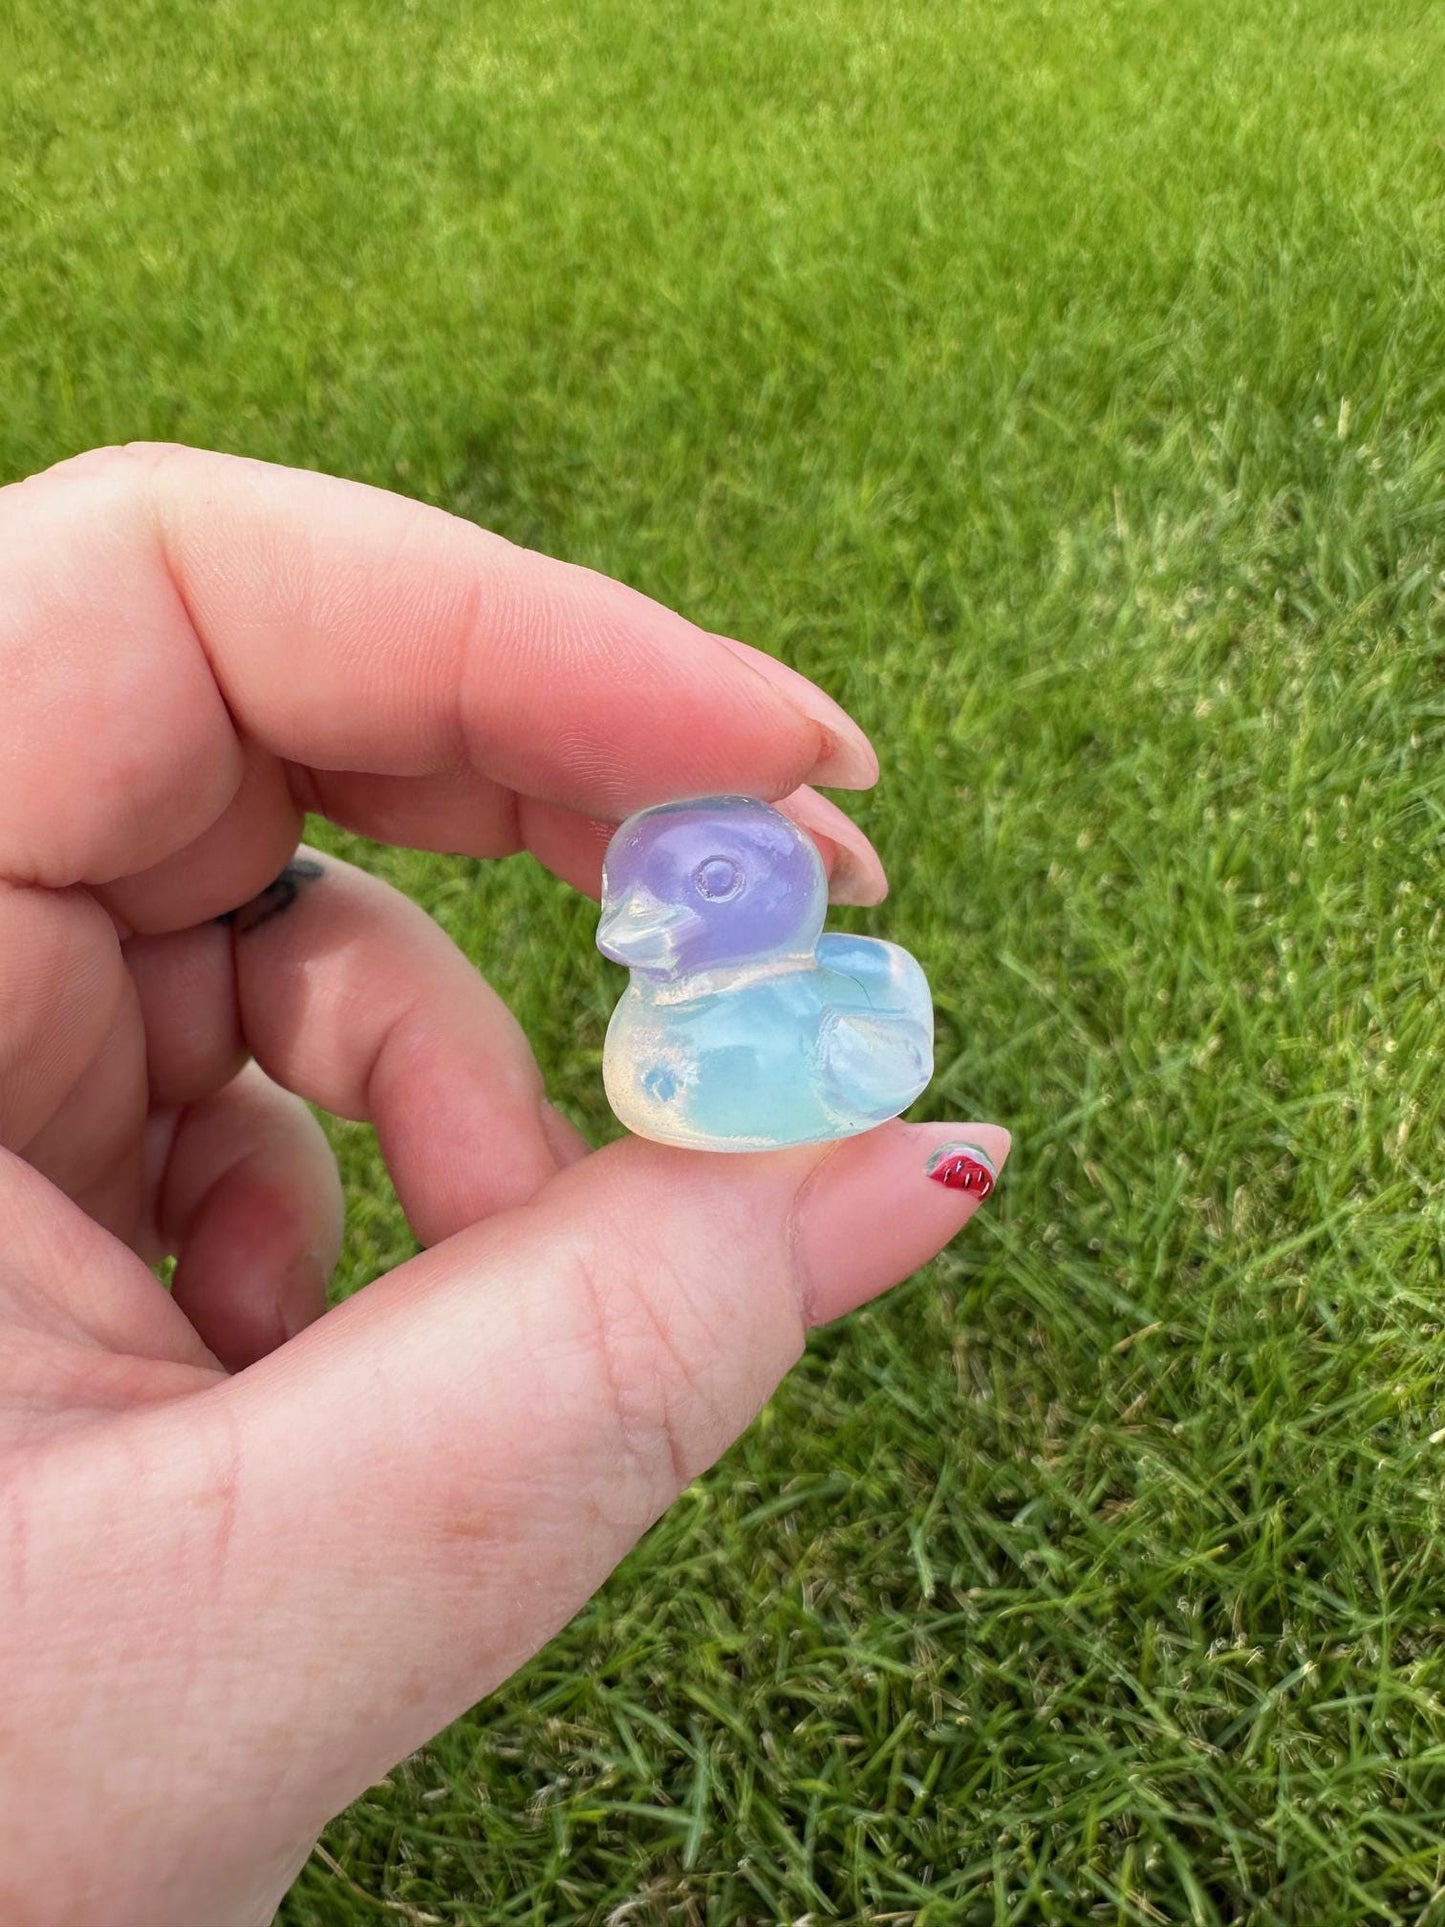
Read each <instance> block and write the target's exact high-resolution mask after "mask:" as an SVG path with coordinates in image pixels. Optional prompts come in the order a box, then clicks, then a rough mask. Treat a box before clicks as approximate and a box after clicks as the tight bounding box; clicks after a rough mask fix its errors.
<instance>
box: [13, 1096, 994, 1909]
mask: <svg viewBox="0 0 1445 1927" xmlns="http://www.w3.org/2000/svg"><path fill="white" fill-rule="evenodd" d="M960 1145H971V1146H972V1147H974V1148H973V1150H972V1151H970V1152H962V1151H960V1150H959V1149H958V1147H959V1146H960ZM1008 1147H1009V1138H1008V1133H1007V1132H1006V1131H1003V1130H1000V1129H998V1128H997V1127H996V1126H993V1125H983V1124H979V1125H963V1126H943V1125H932V1124H930V1125H905V1124H898V1123H894V1124H889V1125H885V1126H883V1127H882V1128H881V1129H880V1130H877V1131H872V1132H870V1133H868V1134H867V1135H866V1136H864V1137H859V1138H853V1139H850V1140H847V1141H846V1142H844V1143H841V1144H838V1145H833V1146H830V1147H827V1148H826V1149H821V1150H820V1149H818V1148H817V1147H813V1148H810V1149H805V1150H799V1151H790V1152H773V1153H769V1154H765V1155H759V1156H752V1155H747V1156H737V1155H728V1156H713V1155H708V1154H706V1153H698V1152H690V1151H679V1150H671V1149H666V1148H664V1147H661V1146H658V1145H652V1144H646V1143H643V1142H642V1141H641V1140H638V1139H629V1140H626V1141H624V1142H622V1143H620V1144H615V1145H612V1146H609V1147H608V1149H606V1150H605V1151H601V1152H599V1153H597V1154H596V1155H595V1156H592V1157H587V1158H584V1159H583V1160H582V1161H581V1162H580V1163H577V1164H575V1165H573V1166H572V1167H571V1168H570V1169H569V1170H567V1171H565V1172H563V1173H562V1174H561V1175H560V1176H559V1177H557V1178H556V1179H554V1180H553V1181H552V1182H551V1183H550V1184H548V1185H547V1186H546V1188H545V1189H544V1190H543V1191H542V1192H540V1193H539V1194H538V1196H537V1198H536V1200H535V1201H534V1202H533V1203H531V1204H528V1205H523V1206H521V1207H519V1208H518V1209H516V1210H513V1211H510V1212H506V1213H502V1214H499V1215H497V1216H495V1217H493V1218H491V1219H488V1220H487V1221H486V1222H485V1223H483V1224H480V1225H476V1226H473V1227H472V1228H471V1229H469V1230H467V1231H465V1232H462V1233H460V1234H458V1235H457V1236H456V1237H453V1238H450V1239H448V1240H446V1242H444V1243H442V1244H439V1245H437V1246H435V1247H434V1248H433V1249H432V1250H430V1251H428V1252H425V1253H424V1254H423V1255H422V1256H421V1257H419V1258H416V1259H414V1260H413V1261H412V1262H411V1263H409V1264H406V1265H403V1266H401V1267H400V1268H399V1269H398V1270H397V1271H394V1272H392V1273H391V1274H390V1275H389V1276H388V1277H386V1278H384V1279H382V1280H380V1281H379V1282H378V1283H376V1284H374V1285H372V1286H370V1287H369V1288H368V1289H367V1290H366V1291H364V1292H362V1293H359V1294H358V1295H357V1296H356V1297H355V1298H352V1299H350V1300H349V1301H348V1302H347V1303H346V1304H344V1305H342V1306H340V1307H339V1308H338V1309H337V1310H335V1311H334V1312H331V1313H329V1314H328V1315H327V1316H326V1317H325V1318H323V1319H321V1320H320V1321H319V1322H318V1323H316V1324H314V1325H312V1326H310V1327H309V1328H308V1329H307V1330H305V1331H303V1332H301V1333H300V1334H299V1335H298V1336H297V1337H296V1338H294V1339H292V1340H291V1341H290V1342H289V1343H288V1344H286V1345H283V1346H282V1347H280V1349H279V1350H277V1351H274V1352H272V1353H270V1354H269V1355H268V1356H267V1357H266V1358H264V1359H262V1360H261V1361H260V1362H259V1363H257V1364H255V1365H253V1366H251V1367H249V1368H248V1369H247V1370H246V1371H244V1372H242V1373H240V1374H239V1375H238V1376H237V1377H235V1378H232V1379H228V1380H222V1381H220V1382H218V1383H216V1384H214V1385H213V1386H212V1387H211V1388H210V1389H208V1390H205V1391H203V1392H200V1393H197V1394H196V1395H194V1396H191V1397H186V1398H176V1399H174V1400H172V1401H170V1402H168V1403H165V1404H161V1405H158V1406H152V1407H150V1408H149V1409H146V1410H141V1411H135V1412H131V1413H128V1414H127V1415H126V1418H125V1421H124V1429H125V1450H124V1452H123V1453H120V1454H116V1455H113V1460H112V1462H111V1464H110V1471H109V1472H108V1473H107V1475H106V1477H105V1478H103V1479H102V1478H97V1477H95V1476H92V1475H91V1474H89V1473H88V1474H87V1480H88V1483H87V1484H86V1485H85V1486H84V1489H83V1494H82V1498H83V1503H82V1500H81V1499H78V1498H77V1492H78V1491H80V1488H79V1487H78V1486H77V1481H76V1478H75V1477H74V1476H72V1475H71V1474H70V1473H68V1472H67V1470H66V1466H65V1465H64V1464H62V1465H60V1466H58V1467H56V1468H53V1477H54V1479H55V1480H56V1489H55V1493H54V1495H53V1498H54V1503H52V1502H51V1501H50V1500H49V1499H47V1498H46V1497H45V1495H44V1494H42V1495H40V1496H38V1497H37V1498H36V1501H35V1513H34V1517H35V1519H36V1521H37V1522H49V1523H50V1524H52V1525H53V1526H54V1532H53V1533H51V1534H49V1536H48V1537H47V1535H46V1534H43V1533H42V1532H41V1530H40V1523H37V1525H36V1529H35V1531H34V1532H33V1533H32V1535H31V1543H30V1552H29V1560H30V1568H31V1583H32V1585H34V1584H35V1583H36V1580H35V1575H36V1574H37V1573H38V1571H39V1569H40V1565H41V1563H42V1559H43V1555H44V1545H43V1544H42V1540H43V1541H44V1544H45V1545H48V1544H49V1541H50V1538H52V1537H55V1536H56V1534H58V1535H59V1543H58V1545H57V1546H56V1547H52V1550H53V1551H55V1552H56V1556H57V1558H58V1560H59V1562H60V1569H61V1570H67V1569H69V1567H67V1566H66V1552H65V1548H66V1546H67V1545H68V1544H69V1543H70V1542H72V1541H73V1540H74V1538H75V1535H76V1534H77V1533H80V1534H81V1535H82V1539H83V1542H84V1543H85V1544H86V1545H87V1547H88V1562H87V1571H88V1572H91V1571H93V1573H94V1581H93V1583H94V1584H95V1585H97V1586H99V1585H101V1584H102V1583H103V1586H104V1604H103V1607H102V1606H101V1604H100V1602H99V1599H97V1600H96V1601H95V1602H94V1605H95V1610H93V1611H87V1612H86V1613H82V1614H80V1615H79V1616H78V1618H77V1619H76V1625H77V1627H78V1628H79V1632H78V1634H77V1637H78V1638H80V1639H81V1642H82V1644H81V1649H80V1650H78V1651H77V1652H76V1653H75V1654H74V1655H72V1656H71V1657H72V1660H73V1664H74V1665H75V1666H76V1667H77V1668H80V1667H85V1668H88V1669H90V1671H89V1674H88V1675H87V1676H94V1677H103V1678H105V1679H106V1681H107V1682H108V1690H107V1694H106V1696H105V1698H106V1708H104V1709H100V1713H99V1715H98V1717H101V1718H102V1720H104V1719H111V1720H112V1721H113V1722H115V1723H116V1724H115V1725H114V1730H113V1731H110V1730H107V1732H106V1733H102V1734H101V1735H100V1737H99V1738H97V1736H96V1731H95V1730H94V1722H92V1723H91V1726H90V1727H88V1728H87V1730H86V1735H85V1736H84V1738H85V1745H86V1746H87V1748H88V1752H87V1753H86V1755H85V1758H86V1759H93V1758H97V1757H98V1758H101V1759H104V1758H106V1757H108V1755H107V1748H109V1749H110V1751H111V1752H114V1753H115V1754H116V1756H117V1757H123V1758H124V1760H125V1762H126V1769H127V1772H128V1774H129V1776H130V1779H129V1780H128V1782H127V1784H132V1783H133V1784H134V1785H136V1786H170V1785H183V1786H184V1788H185V1799H184V1801H182V1802H176V1801H167V1800H151V1801H150V1802H149V1804H147V1805H146V1806H145V1809H144V1811H143V1812H137V1813H136V1815H135V1816H134V1817H135V1828H134V1834H135V1838H134V1854H135V1864H136V1865H137V1866H140V1867H145V1868H146V1869H147V1870H148V1874H147V1878H148V1880H149V1882H150V1885H149V1888H148V1895H149V1897H148V1899H147V1901H146V1903H145V1905H144V1906H143V1907H141V1908H140V1910H139V1911H137V1912H136V1913H135V1914H134V1915H132V1913H130V1912H127V1911H125V1909H124V1908H123V1907H121V1906H120V1904H119V1902H118V1901H116V1902H115V1903H114V1905H112V1907H111V1911H110V1913H109V1914H108V1915H107V1918H113V1919H115V1920H116V1921H117V1922H120V1921H122V1920H124V1921H125V1922H126V1923H129V1922H130V1921H131V1920H132V1918H134V1919H135V1920H136V1921H139V1920H141V1919H144V1920H146V1921H148V1922H155V1921H161V1920H167V1921H168V1920H170V1919H172V1918H175V1919H189V1918H193V1917H194V1916H193V1914H192V1913H188V1912H187V1911H186V1909H187V1906H188V1905H189V1902H188V1901H187V1899H186V1896H187V1895H188V1894H190V1893H192V1892H193V1891H194V1889H195V1884H196V1883H197V1882H202V1883H203V1884H204V1886H205V1889H206V1891H208V1892H210V1893H212V1894H214V1895H215V1896H217V1897H218V1898H217V1905H216V1910H215V1914H214V1917H215V1918H217V1919H221V1918H225V1919H228V1920H229V1919H232V1918H235V1919H237V1920H241V1919H245V1920H247V1921H250V1920H252V1919H255V1920H258V1921H259V1920H260V1919H262V1918H267V1919H269V1918H270V1913H269V1909H270V1908H271V1907H273V1906H274V1904H275V1902H276V1901H277V1900H278V1899H279V1896H280V1894H281V1892H282V1890H283V1889H284V1887H285V1886H286V1884H287V1883H288V1881H289V1879H290V1877H291V1875H292V1874H293V1873H294V1871H295V1869H296V1867H297V1866H298V1865H299V1864H300V1861H301V1860H302V1859H303V1858H304V1857H305V1854H306V1852H307V1851H308V1850H309V1846H310V1841H311V1839H312V1838H313V1837H314V1835H315V1834H316V1833H317V1832H319V1831H320V1829H321V1827H322V1826H323V1825H324V1824H325V1822H326V1821H327V1820H328V1819H329V1818H330V1817H331V1815H332V1814H333V1813H335V1812H336V1811H338V1810H339V1809H340V1808H341V1807H343V1806H344V1805H346V1803H347V1802H348V1801H350V1800H352V1799H353V1798H355V1797H356V1796H357V1795H358V1794H359V1793H361V1792H362V1791H363V1790H364V1789H365V1788H366V1787H367V1786H368V1785H369V1784H371V1783H372V1782H373V1781H374V1780H375V1779H377V1778H378V1777H379V1776H380V1775H382V1774H383V1773H385V1772H386V1771H387V1770H388V1769H389V1768H390V1767H391V1766H392V1765H393V1764H394V1763H395V1762H396V1761H397V1760H398V1759H400V1758H401V1757H402V1756H403V1755H404V1754H406V1753H408V1752H410V1751H411V1750H412V1749H413V1748H415V1747H416V1746H418V1745H419V1744H420V1743H421V1742H422V1741H424V1740H425V1739H427V1738H428V1737H430V1735H432V1734H433V1733H435V1732H436V1731H437V1730H438V1729H439V1728H440V1727H441V1726H443V1725H445V1724H446V1722H447V1721H448V1720H450V1719H452V1718H453V1717H455V1715H456V1714H458V1713H459V1712H461V1711H462V1710H463V1709H464V1708H465V1707H467V1706H468V1705H470V1704H471V1703H472V1702H473V1701H475V1700H477V1699H478V1698H480V1697H481V1696H482V1695H483V1694H484V1693H485V1692H487V1691H488V1690H489V1689H490V1688H491V1687H492V1686H494V1685H496V1684H497V1683H498V1682H499V1681H501V1680H502V1679H504V1678H505V1677H506V1676H507V1675H508V1674H509V1673H510V1672H512V1671H513V1670H514V1669H515V1668H516V1667H517V1666H518V1665H520V1664H521V1662H522V1661H523V1660H524V1659H526V1658H527V1657H528V1656H529V1655H530V1654H531V1653H532V1652H534V1651H535V1650H536V1649H537V1648H538V1647H539V1646H541V1645H542V1644H543V1643H544V1642H545V1641H546V1640H547V1639H548V1638H549V1637H550V1636H551V1635H552V1634H553V1633H554V1632H556V1631H557V1630H558V1628H559V1627H561V1626H562V1625H563V1624H565V1622H566V1621H567V1620H568V1619H569V1618H570V1617H571V1615H572V1614H573V1613H574V1612H575V1611H576V1610H577V1608H578V1607H579V1606H581V1605H582V1603H583V1602H584V1601H585V1600H586V1599H587V1597H588V1596H589V1594H590V1593H591V1592H592V1591H593V1590H594V1589H595V1588H596V1587H597V1586H598V1585H599V1584H600V1583H601V1581H602V1580H603V1579H604V1578H605V1577H606V1575H607V1574H608V1572H610V1570H611V1569H612V1567H613V1566H614V1565H615V1564H616V1562H617V1561H618V1559H620V1558H621V1556H622V1554H623V1553H624V1552H625V1551H626V1550H627V1548H628V1547H629V1546H630V1545H631V1544H632V1543H633V1542H634V1541H635V1540H636V1539H637V1538H638V1536H639V1535H640V1534H641V1533H642V1532H643V1531H645V1530H646V1528H647V1526H648V1525H649V1524H650V1523H651V1522H652V1521H653V1520H654V1519H655V1518H656V1517H657V1516H658V1514H659V1513H660V1512H661V1511H662V1510H663V1509H664V1508H665V1507H666V1506H667V1505H668V1504H669V1503H670V1502H671V1500H672V1499H673V1498H674V1497H675V1496H676V1494H677V1493H678V1491H679V1490H680V1489H681V1488H682V1486H684V1485H685V1484H686V1483H687V1481H688V1480H690V1479H691V1478H693V1477H695V1476H696V1474H697V1473H698V1472H699V1471H701V1470H702V1468H703V1467H704V1466H706V1465H708V1464H709V1463H711V1461H712V1460H713V1459H714V1458H715V1457H716V1456H717V1455H718V1453H720V1452H721V1451H722V1450H724V1448H725V1447H726V1446H727V1445H728V1444H729V1442H730V1441H731V1440H732V1439H733V1438H735V1437H736V1436H737V1434H738V1433H739V1432H740V1431H742V1429H743V1428H744V1426H746V1425H747V1423H748V1421H749V1420H750V1419H751V1418H752V1416H753V1414H754V1413H755V1412H756V1411H757V1409H758V1407H759V1405H760V1404H761V1403H762V1402H763V1400H764V1399H765V1398H766V1397H767V1396H768V1394H769V1392H771V1391H772V1389H773V1387H774V1386H775V1385H776V1383H777V1381H778V1380H779V1379H780V1378H781V1377H782V1375H783V1373H784V1372H785V1371H786V1370H787V1369H788V1367H789V1366H790V1365H791V1364H792V1362H793V1361H794V1359H795V1358H796V1357H797V1356H798V1353H799V1351H800V1350H801V1348H802V1344H803V1340H804V1336H805V1333H806V1331H807V1328H808V1327H809V1325H811V1324H815V1323H821V1322H823V1321H824V1320H827V1319H829V1318H833V1317H836V1316H838V1315H840V1314H841V1313H843V1312H845V1311H847V1310H849V1309H851V1308H852V1307H853V1306H855V1305H858V1304H861V1303H862V1302H863V1301H864V1300H865V1299H868V1298H871V1297H873V1296H875V1295H876V1294H877V1293H879V1292H881V1291H884V1290H886V1289H887V1287H888V1286H889V1285H891V1284H894V1283H896V1282H897V1280H899V1279H900V1278H902V1277H904V1276H906V1275H907V1274H908V1273H909V1272H910V1271H912V1270H914V1269H915V1267H917V1266H918V1265H919V1264H921V1263H923V1262H924V1261H925V1260H926V1259H927V1258H929V1257H930V1256H932V1254H933V1253H934V1252H935V1251H937V1250H938V1248H939V1247H940V1246H941V1245H942V1244H944V1243H945V1242H946V1241H947V1240H948V1239H949V1238H950V1237H951V1236H952V1235H953V1234H954V1233H955V1232H956V1231H957V1230H958V1229H959V1228H960V1227H961V1226H962V1225H963V1224H964V1223H965V1222H966V1220H967V1219H968V1218H969V1217H970V1216H971V1215H972V1213H973V1212H974V1210H975V1209H976V1208H977V1205H978V1203H979V1201H980V1198H981V1196H983V1195H986V1191H987V1189H988V1188H990V1187H989V1186H988V1184H987V1182H986V1181H987V1179H988V1177H989V1172H988V1166H989V1164H990V1163H991V1164H992V1166H993V1167H994V1169H997V1167H998V1166H999V1165H1000V1164H1001V1163H1002V1161H1003V1159H1004V1157H1005V1156H1006V1155H1007V1153H1008ZM979 1152H981V1153H982V1154H983V1155H982V1157H981V1158H980V1157H979V1156H978V1155H977V1154H978V1153H979ZM940 1154H942V1156H941V1160H940ZM935 1179H937V1180H939V1181H937V1182H935V1181H934V1180H935ZM981 1179H982V1180H984V1181H985V1182H984V1183H983V1184H982V1186H980V1183H979V1180H981ZM81 1443H82V1444H83V1443H84V1441H83V1440H82V1441H81ZM76 1449H77V1450H79V1449H80V1448H79V1446H77V1447H76ZM22 1544H23V1541H22ZM73 1565H74V1559H73V1555H71V1556H70V1561H69V1566H70V1567H73ZM177 1602H183V1604H184V1610H178V1603H177ZM82 1603H83V1602H82ZM41 1645H42V1646H43V1647H44V1650H45V1651H46V1652H47V1654H48V1655H49V1659H50V1663H52V1664H55V1663H59V1662H60V1661H63V1660H65V1659H66V1653H65V1652H57V1651H56V1650H55V1649H56V1647H57V1640H56V1638H55V1637H54V1636H48V1635H46V1636H42V1638H41ZM67 1651H68V1649H67ZM108 1709H113V1711H112V1710H108ZM77 1744H79V1741H78V1742H77ZM65 1771H66V1772H67V1773H68V1774H70V1775H71V1776H72V1778H73V1777H74V1776H75V1775H76V1774H80V1775H81V1777H82V1778H83V1775H84V1760H79V1761H71V1760H70V1759H69V1757H68V1756H67V1761H66V1767H65ZM195 1812H206V1813H210V1812H224V1813H225V1815H226V1824H225V1827H224V1829H222V1830H221V1831H220V1832H219V1833H217V1834H208V1833H207V1832H206V1831H205V1830H204V1829H201V1830H197V1829H196V1828H195V1827H194V1825H188V1823H187V1822H186V1818H185V1816H186V1814H187V1813H191V1814H194V1813H195ZM178 1816H179V1817H178ZM82 1817H83V1815H82ZM177 1829H179V1833H178V1832H177ZM225 1894H229V1895H231V1896H232V1898H233V1900H237V1897H241V1896H244V1897H246V1898H245V1904H244V1906H243V1905H241V1904H240V1902H239V1900H237V1904H236V1905H235V1906H234V1907H233V1908H232V1909H231V1911H225V1910H223V1909H222V1908H221V1907H220V1901H219V1896H222V1895H225ZM163 1902H164V1904H162V1903H163ZM172 1902H174V1904H173V1905H172ZM47 1917H48V1916H47ZM66 1917H67V1918H69V1917H70V1916H66ZM88 1917H89V1916H88V1915H87V1918H88Z"/></svg>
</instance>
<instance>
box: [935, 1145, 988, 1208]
mask: <svg viewBox="0 0 1445 1927" xmlns="http://www.w3.org/2000/svg"><path fill="white" fill-rule="evenodd" d="M928 1175H929V1177H931V1178H932V1179H933V1181H934V1183H935V1184H946V1185H947V1186H948V1188H949V1190H950V1191H972V1192H974V1193H975V1195H976V1196H977V1197H978V1199H979V1201H980V1203H981V1202H982V1201H983V1199H985V1198H986V1197H987V1196H988V1194H989V1193H990V1192H991V1191H992V1190H993V1187H994V1185H995V1183H996V1182H997V1180H998V1173H997V1172H996V1171H995V1170H994V1168H993V1165H992V1164H991V1163H990V1162H989V1160H988V1158H987V1157H986V1156H985V1154H984V1153H983V1151H981V1150H980V1149H979V1147H978V1145H976V1144H945V1145H944V1147H943V1149H942V1150H941V1151H935V1152H934V1154H933V1156H932V1157H931V1158H930V1159H929V1160H928Z"/></svg>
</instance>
